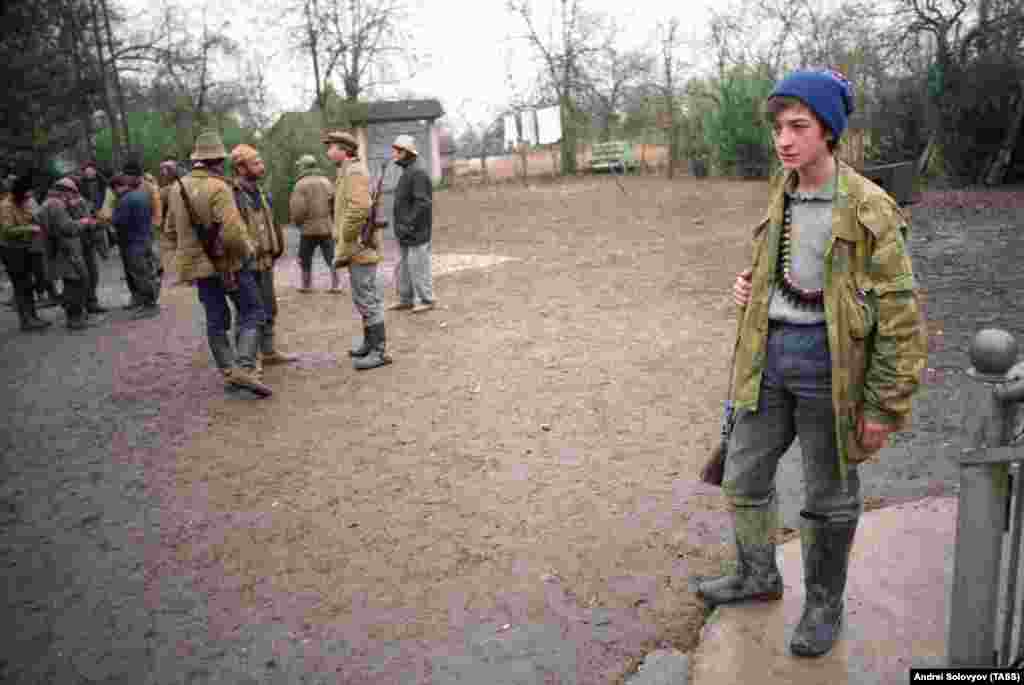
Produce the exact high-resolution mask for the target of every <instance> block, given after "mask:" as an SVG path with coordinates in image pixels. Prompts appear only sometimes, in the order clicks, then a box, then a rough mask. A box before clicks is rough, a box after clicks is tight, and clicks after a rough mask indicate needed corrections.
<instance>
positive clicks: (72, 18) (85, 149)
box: [65, 2, 94, 159]
mask: <svg viewBox="0 0 1024 685" xmlns="http://www.w3.org/2000/svg"><path fill="white" fill-rule="evenodd" d="M65 11H66V12H67V19H68V24H67V31H68V36H67V39H68V40H67V49H68V50H70V51H71V56H72V59H73V60H74V64H75V90H76V91H77V92H79V93H82V90H83V89H82V83H83V82H84V81H85V78H84V68H83V66H82V29H81V26H80V25H79V22H78V16H77V8H76V7H75V6H74V4H73V3H70V2H69V3H67V4H66V6H65ZM91 100H92V95H91V94H89V95H85V103H86V105H85V107H84V108H83V110H82V114H81V119H80V123H81V126H82V139H81V140H80V141H79V143H78V146H77V147H78V154H79V157H80V159H92V158H93V156H94V153H93V151H92V111H91V110H92V108H91V106H89V102H90V101H91Z"/></svg>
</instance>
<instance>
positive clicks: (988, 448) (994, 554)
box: [946, 328, 1024, 666]
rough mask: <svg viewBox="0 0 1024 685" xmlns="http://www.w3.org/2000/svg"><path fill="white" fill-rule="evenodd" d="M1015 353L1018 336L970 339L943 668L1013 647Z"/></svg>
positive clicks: (1004, 655) (1020, 393)
mask: <svg viewBox="0 0 1024 685" xmlns="http://www.w3.org/2000/svg"><path fill="white" fill-rule="evenodd" d="M1017 354H1018V346H1017V341H1016V340H1015V339H1014V337H1013V336H1012V335H1011V334H1010V333H1008V332H1006V331H1003V330H999V329H995V328H988V329H985V330H982V331H979V332H978V333H977V335H975V337H974V340H973V341H972V342H971V348H970V357H971V367H970V368H969V369H968V370H967V378H968V380H967V383H966V384H965V386H964V388H963V400H964V405H963V408H964V412H963V416H964V438H965V439H964V445H963V447H964V449H963V450H962V451H961V453H960V455H959V464H960V493H959V507H958V512H957V529H956V556H955V559H954V567H953V587H952V593H951V596H950V614H949V625H948V633H947V641H946V647H947V656H948V661H949V664H948V665H949V666H996V665H1002V664H1006V663H1007V662H1008V660H1009V658H1010V656H1011V655H1013V654H1016V653H1017V651H1019V645H1018V648H1017V649H1015V650H1013V651H1011V650H1010V638H1011V635H1012V633H1013V617H1014V615H1015V614H1017V613H1019V612H1018V611H1016V606H1015V605H1016V580H1017V576H1018V568H1017V566H1018V562H1019V553H1020V532H1021V531H1020V528H1021V526H1020V522H1021V520H1022V514H1024V511H1022V506H1021V505H1022V498H1021V497H1020V494H1021V483H1022V481H1024V479H1022V478H1019V477H1018V478H1016V479H1015V478H1013V476H1012V474H1011V470H1012V471H1013V472H1016V471H1017V467H1018V464H1017V462H1019V461H1021V460H1024V449H1021V448H1020V446H1019V445H1017V446H1011V443H1012V442H1013V441H1014V435H1013V431H1014V427H1015V425H1016V416H1017V411H1018V409H1019V406H1020V402H1021V401H1022V400H1024V363H1019V362H1018V361H1017ZM1015 480H1016V484H1014V481H1015ZM1011 491H1012V494H1013V497H1012V498H1011ZM1011 502H1012V504H1013V511H1012V512H1011V511H1010V510H1009V509H1010V504H1011ZM1011 523H1013V526H1012V528H1011V526H1010V524H1011ZM1006 533H1011V536H1010V544H1009V545H1008V555H1009V556H1008V558H1007V559H1004V558H1003V555H1002V551H1003V544H1004V536H1005V534H1006ZM1003 568H1006V569H1007V570H1008V573H1007V574H1006V592H1005V593H1004V594H1003V598H1004V600H1005V606H1003V607H1000V606H999V600H1000V592H999V589H1000V577H1001V573H1000V571H1001V569H1003ZM1000 618H1001V619H1002V620H1000ZM1000 624H1001V625H1002V626H1003V629H1002V630H1001V631H1000V632H1001V635H999V637H1001V639H1000V641H999V642H1000V644H999V646H997V644H996V639H997V630H996V627H997V625H1000ZM1018 642H1019V638H1018Z"/></svg>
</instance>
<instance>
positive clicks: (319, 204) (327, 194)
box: [288, 169, 334, 238]
mask: <svg viewBox="0 0 1024 685" xmlns="http://www.w3.org/2000/svg"><path fill="white" fill-rule="evenodd" d="M333 197H334V186H333V185H332V184H331V182H330V181H328V180H327V177H325V176H324V175H323V174H322V173H320V170H319V169H312V170H309V171H304V172H302V173H301V174H300V175H299V180H298V182H297V183H296V184H295V189H294V190H293V191H292V195H291V198H289V201H288V210H289V218H290V219H291V222H292V224H294V225H295V226H298V227H299V228H300V229H301V230H302V235H304V236H306V237H308V238H312V237H318V236H330V235H332V234H333V233H334V219H333V216H332V215H331V200H332V198H333Z"/></svg>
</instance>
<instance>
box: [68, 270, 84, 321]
mask: <svg viewBox="0 0 1024 685" xmlns="http://www.w3.org/2000/svg"><path fill="white" fill-rule="evenodd" d="M88 287H89V279H88V278H65V279H64V291H63V292H62V293H61V303H62V304H63V305H64V313H65V314H66V315H67V317H68V321H75V320H77V319H81V318H82V317H83V316H85V303H86V298H87V297H88V295H87V291H88Z"/></svg>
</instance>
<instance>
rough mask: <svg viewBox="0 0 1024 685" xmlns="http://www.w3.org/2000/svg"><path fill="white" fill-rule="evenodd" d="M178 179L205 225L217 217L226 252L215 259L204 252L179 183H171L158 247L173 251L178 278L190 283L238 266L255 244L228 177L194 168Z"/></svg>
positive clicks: (236, 268) (164, 251) (167, 254)
mask: <svg viewBox="0 0 1024 685" xmlns="http://www.w3.org/2000/svg"><path fill="white" fill-rule="evenodd" d="M181 183H182V185H183V186H184V187H185V191H186V192H187V193H188V196H189V199H190V200H191V203H192V209H193V210H194V211H195V214H196V218H197V220H199V221H201V222H203V223H205V224H207V225H210V224H212V223H213V222H214V221H219V222H220V223H221V224H222V225H223V236H224V248H225V252H226V254H225V256H224V257H223V258H222V259H218V260H217V261H216V263H214V262H211V261H210V259H209V257H207V256H206V252H204V251H203V245H202V243H200V242H199V239H198V238H197V237H196V234H195V231H194V230H193V228H192V221H191V218H190V216H189V212H188V209H187V208H186V206H185V201H184V199H182V197H181V190H180V189H179V187H178V184H176V183H175V184H173V185H171V186H170V190H169V191H168V193H167V199H168V203H169V206H168V208H167V220H166V221H165V222H164V231H163V236H162V242H161V248H162V254H163V255H166V256H168V257H169V256H170V255H172V254H173V255H174V260H175V267H176V268H175V270H176V271H177V274H178V281H179V282H182V283H191V282H192V281H194V280H196V279H199V278H207V277H209V276H212V275H214V274H217V273H222V274H223V273H230V272H233V271H238V270H239V269H241V268H242V261H243V260H244V259H245V258H246V257H249V256H251V255H252V254H253V252H254V248H253V245H252V243H251V242H250V240H249V235H248V231H247V230H246V228H245V224H244V223H243V222H242V217H241V215H240V214H239V213H238V208H237V207H236V206H235V197H234V193H233V192H232V190H231V186H230V185H228V182H227V180H226V179H225V178H224V177H222V176H215V175H213V174H211V173H210V172H209V171H208V170H206V169H196V170H194V171H193V172H192V173H190V174H189V175H188V176H185V177H184V178H182V179H181Z"/></svg>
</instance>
